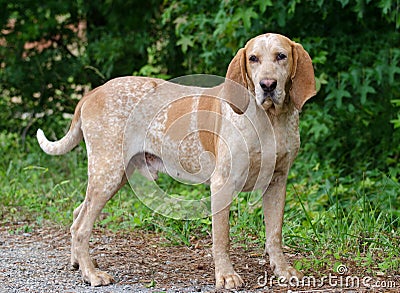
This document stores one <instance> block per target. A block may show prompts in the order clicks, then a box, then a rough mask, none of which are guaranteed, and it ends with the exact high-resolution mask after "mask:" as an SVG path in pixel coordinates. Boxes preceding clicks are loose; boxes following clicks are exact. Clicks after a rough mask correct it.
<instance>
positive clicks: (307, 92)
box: [289, 42, 316, 110]
mask: <svg viewBox="0 0 400 293" xmlns="http://www.w3.org/2000/svg"><path fill="white" fill-rule="evenodd" d="M292 53H293V69H292V75H291V79H292V87H291V88H290V92H289V93H290V97H291V99H292V100H293V103H294V105H295V107H296V108H297V110H301V108H302V107H303V105H304V103H305V102H306V101H307V100H308V99H310V98H311V97H313V96H315V94H316V90H315V77H314V68H313V66H312V61H311V58H310V56H309V55H308V53H307V51H306V50H304V48H303V46H302V45H300V44H298V43H294V42H293V44H292Z"/></svg>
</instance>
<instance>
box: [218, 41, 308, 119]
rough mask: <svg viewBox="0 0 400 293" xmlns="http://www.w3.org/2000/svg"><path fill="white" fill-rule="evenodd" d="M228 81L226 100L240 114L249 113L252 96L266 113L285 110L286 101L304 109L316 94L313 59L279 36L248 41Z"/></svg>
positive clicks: (299, 46)
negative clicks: (269, 110)
mask: <svg viewBox="0 0 400 293" xmlns="http://www.w3.org/2000/svg"><path fill="white" fill-rule="evenodd" d="M226 79H227V82H228V84H229V86H228V87H227V95H226V99H227V100H228V102H229V104H230V105H231V107H232V109H233V110H234V111H235V112H236V113H238V114H242V113H244V112H245V111H246V109H247V106H248V104H249V99H250V94H249V93H251V94H252V95H253V96H255V98H256V102H257V105H258V106H260V107H263V108H264V109H266V110H267V109H269V108H270V107H271V106H275V107H276V108H281V107H282V105H283V104H284V102H285V99H290V102H292V103H293V104H294V106H295V107H296V108H297V109H298V110H300V109H301V108H302V107H303V105H304V103H305V102H306V101H307V100H308V99H309V98H311V97H312V96H314V95H315V93H316V91H315V78H314V69H313V66H312V62H311V58H310V56H309V55H308V53H307V52H306V51H305V50H304V49H303V47H302V46H301V45H300V44H298V43H295V42H293V41H291V40H290V39H288V38H286V37H284V36H282V35H278V34H265V35H260V36H258V37H255V38H253V39H251V40H250V41H248V42H247V44H246V46H245V47H244V48H242V49H240V50H239V51H238V52H237V54H236V56H235V57H234V58H233V60H232V61H231V63H230V64H229V67H228V71H227V74H226ZM230 81H233V82H230ZM239 85H240V86H239ZM239 87H243V88H242V89H239Z"/></svg>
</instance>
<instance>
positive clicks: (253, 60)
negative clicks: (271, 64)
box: [249, 55, 258, 62]
mask: <svg viewBox="0 0 400 293" xmlns="http://www.w3.org/2000/svg"><path fill="white" fill-rule="evenodd" d="M249 60H250V61H251V62H258V58H257V56H256V55H251V56H250V58H249Z"/></svg>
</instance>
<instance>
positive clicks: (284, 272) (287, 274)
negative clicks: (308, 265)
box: [274, 265, 304, 281]
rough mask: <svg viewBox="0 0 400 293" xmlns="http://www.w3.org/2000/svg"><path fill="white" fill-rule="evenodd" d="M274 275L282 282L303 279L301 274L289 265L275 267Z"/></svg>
mask: <svg viewBox="0 0 400 293" xmlns="http://www.w3.org/2000/svg"><path fill="white" fill-rule="evenodd" d="M274 274H275V276H277V277H278V278H281V279H282V280H283V281H289V280H290V279H298V280H301V279H302V278H303V277H304V275H303V273H302V272H299V271H298V270H296V269H295V268H294V267H292V266H289V265H286V266H282V267H278V266H276V267H275V269H274Z"/></svg>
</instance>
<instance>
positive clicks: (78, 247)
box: [71, 154, 126, 286]
mask: <svg viewBox="0 0 400 293" xmlns="http://www.w3.org/2000/svg"><path fill="white" fill-rule="evenodd" d="M88 161H89V162H88V165H89V172H88V173H89V177H88V186H87V191H86V197H85V200H84V202H83V203H82V204H81V205H80V206H79V207H78V208H77V209H76V210H75V212H74V217H76V218H75V220H74V223H73V224H72V226H71V235H72V245H71V262H72V266H73V267H75V268H77V267H79V268H80V269H81V271H82V277H83V279H84V281H85V282H87V283H89V284H91V285H92V286H101V285H108V284H110V283H112V282H114V279H113V277H112V276H110V275H109V274H107V273H105V272H102V271H99V270H96V268H95V265H94V264H93V262H92V260H91V258H90V255H89V239H90V235H91V233H92V229H93V225H94V222H95V221H96V219H97V217H98V215H99V214H100V212H101V210H102V209H103V207H104V206H105V204H106V203H107V201H108V200H109V199H111V198H112V197H113V195H114V194H115V193H116V192H117V191H118V190H119V189H120V188H121V187H122V186H123V185H124V184H125V183H126V175H125V170H124V165H123V163H122V162H118V159H111V158H110V157H109V158H108V159H107V160H106V159H105V156H100V155H98V154H97V155H94V154H92V156H90V157H89V158H88Z"/></svg>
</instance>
